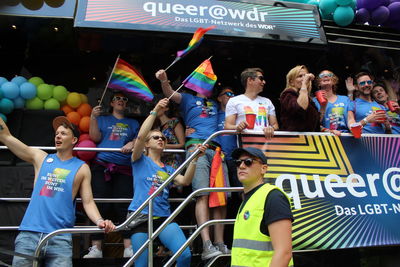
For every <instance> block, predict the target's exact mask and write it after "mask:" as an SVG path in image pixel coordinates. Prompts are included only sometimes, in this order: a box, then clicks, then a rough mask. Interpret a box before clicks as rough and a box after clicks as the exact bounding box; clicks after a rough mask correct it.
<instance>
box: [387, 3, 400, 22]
mask: <svg viewBox="0 0 400 267" xmlns="http://www.w3.org/2000/svg"><path fill="white" fill-rule="evenodd" d="M388 9H389V12H390V16H389V21H400V2H395V3H391V4H390V5H389V6H388Z"/></svg>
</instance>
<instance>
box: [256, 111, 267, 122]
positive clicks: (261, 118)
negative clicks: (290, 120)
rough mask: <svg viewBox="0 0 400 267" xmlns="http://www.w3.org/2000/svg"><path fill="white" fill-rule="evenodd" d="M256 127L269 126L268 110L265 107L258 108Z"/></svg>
mask: <svg viewBox="0 0 400 267" xmlns="http://www.w3.org/2000/svg"><path fill="white" fill-rule="evenodd" d="M256 125H261V126H262V125H264V126H266V125H267V110H266V108H265V107H259V108H258V114H257V120H256Z"/></svg>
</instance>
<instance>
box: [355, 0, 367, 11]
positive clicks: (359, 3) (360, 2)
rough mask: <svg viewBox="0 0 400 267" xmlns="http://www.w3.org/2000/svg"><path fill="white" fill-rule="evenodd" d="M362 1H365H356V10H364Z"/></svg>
mask: <svg viewBox="0 0 400 267" xmlns="http://www.w3.org/2000/svg"><path fill="white" fill-rule="evenodd" d="M364 1H365V0H357V3H356V6H357V9H360V8H365V6H364Z"/></svg>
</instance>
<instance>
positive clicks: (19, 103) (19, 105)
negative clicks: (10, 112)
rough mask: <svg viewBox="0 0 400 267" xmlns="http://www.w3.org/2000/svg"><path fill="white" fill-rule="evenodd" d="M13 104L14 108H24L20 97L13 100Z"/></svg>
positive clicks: (23, 100)
mask: <svg viewBox="0 0 400 267" xmlns="http://www.w3.org/2000/svg"><path fill="white" fill-rule="evenodd" d="M13 102H14V108H24V106H25V99H23V98H22V97H20V96H19V97H17V98H14V99H13Z"/></svg>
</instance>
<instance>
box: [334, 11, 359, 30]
mask: <svg viewBox="0 0 400 267" xmlns="http://www.w3.org/2000/svg"><path fill="white" fill-rule="evenodd" d="M353 19H354V10H353V8H351V7H350V6H339V7H338V8H336V10H335V12H334V13H333V21H334V22H335V23H336V24H337V25H339V26H342V27H345V26H347V25H349V24H350V23H352V22H353Z"/></svg>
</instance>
